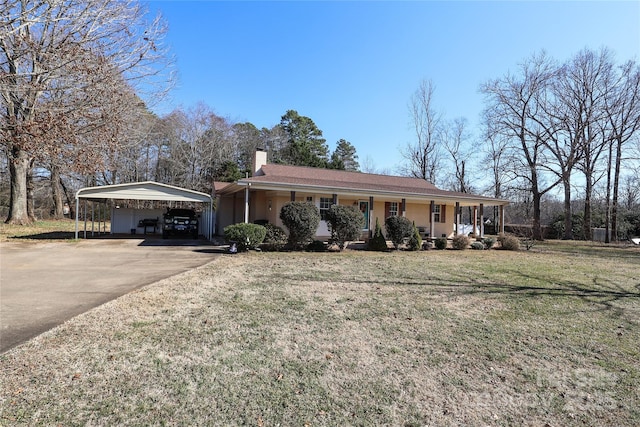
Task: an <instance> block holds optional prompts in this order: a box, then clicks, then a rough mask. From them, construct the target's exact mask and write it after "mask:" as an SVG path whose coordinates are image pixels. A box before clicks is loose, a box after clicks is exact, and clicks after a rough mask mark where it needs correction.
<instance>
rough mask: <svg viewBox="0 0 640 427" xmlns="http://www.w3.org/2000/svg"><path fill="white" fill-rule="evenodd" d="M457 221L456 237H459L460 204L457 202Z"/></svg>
mask: <svg viewBox="0 0 640 427" xmlns="http://www.w3.org/2000/svg"><path fill="white" fill-rule="evenodd" d="M455 220H456V233H455V234H454V235H455V236H457V235H458V234H459V233H460V202H456V209H455Z"/></svg>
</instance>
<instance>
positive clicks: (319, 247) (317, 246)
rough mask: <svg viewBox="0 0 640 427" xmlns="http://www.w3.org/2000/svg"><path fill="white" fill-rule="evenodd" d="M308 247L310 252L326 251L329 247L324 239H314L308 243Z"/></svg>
mask: <svg viewBox="0 0 640 427" xmlns="http://www.w3.org/2000/svg"><path fill="white" fill-rule="evenodd" d="M306 249H307V250H308V251H309V252H325V251H326V250H327V247H326V245H325V244H324V242H323V241H322V240H314V241H313V242H311V243H309V244H308V245H307V248H306Z"/></svg>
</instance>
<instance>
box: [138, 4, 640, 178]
mask: <svg viewBox="0 0 640 427" xmlns="http://www.w3.org/2000/svg"><path fill="white" fill-rule="evenodd" d="M148 6H149V9H150V11H151V12H156V11H160V12H161V13H162V14H163V16H164V18H165V19H166V21H167V22H168V25H169V33H168V36H167V39H166V42H167V44H168V45H169V46H170V48H171V50H172V53H173V55H174V56H175V58H176V67H177V71H178V75H179V81H178V85H177V87H176V88H175V89H174V90H173V92H172V94H171V98H170V100H168V101H166V102H165V103H163V104H161V105H158V106H157V107H156V108H155V109H156V112H157V113H159V114H163V113H167V112H169V111H170V110H172V109H173V108H175V107H178V106H182V107H185V108H189V107H192V106H195V105H196V104H197V103H198V102H200V101H201V102H204V103H205V104H207V105H208V106H210V107H211V108H212V109H214V110H215V111H216V113H217V114H218V115H221V116H224V117H228V118H229V119H230V120H232V121H234V122H245V121H248V122H251V123H253V124H254V125H256V126H257V127H258V128H261V127H268V128H270V127H272V126H274V125H275V124H277V123H279V122H280V117H281V116H282V115H283V114H284V113H285V112H286V111H287V110H289V109H293V110H297V111H298V113H300V114H301V115H304V116H308V117H310V118H311V119H312V120H313V121H314V122H315V123H316V125H317V126H318V127H319V128H320V129H321V130H322V131H323V135H324V137H325V138H326V140H327V143H328V145H329V148H330V149H331V150H333V149H334V147H335V143H336V141H338V140H339V139H341V138H344V139H346V140H348V141H350V142H351V143H352V144H353V145H354V146H355V147H356V149H357V152H358V155H359V157H360V162H361V163H363V161H365V160H367V159H368V161H369V162H370V163H373V165H374V166H375V167H376V168H377V169H378V170H380V171H384V172H388V173H393V172H395V171H396V170H397V166H398V165H399V164H400V163H401V162H402V157H401V155H400V148H401V147H403V146H405V145H406V144H407V143H410V142H412V141H413V135H412V132H411V129H410V125H411V120H410V117H409V110H408V105H409V101H410V98H411V95H412V93H413V92H414V91H415V90H416V89H417V88H418V85H419V84H420V81H421V80H423V79H431V80H432V81H433V83H434V85H435V87H436V90H435V97H434V107H435V108H436V109H437V110H439V111H441V112H442V113H443V114H444V116H445V117H446V118H448V119H453V118H456V117H465V118H466V119H467V120H468V121H469V125H470V131H471V132H472V133H474V132H475V131H476V129H477V126H478V123H479V116H480V113H481V111H482V108H483V102H482V96H481V95H480V94H479V92H478V87H479V85H480V84H481V83H483V82H485V81H487V80H488V79H492V78H498V77H501V76H504V75H505V74H506V73H507V72H509V71H510V70H511V71H515V70H516V68H517V65H518V63H520V62H521V61H523V60H524V59H526V58H527V57H529V56H531V55H532V54H533V53H536V52H539V51H540V50H542V49H544V50H546V51H547V52H548V53H549V54H550V55H551V56H553V57H554V58H556V59H557V60H561V61H564V60H567V59H569V58H570V57H571V56H573V55H574V54H576V53H577V52H578V51H579V50H581V49H583V48H590V49H599V48H601V47H608V48H610V49H612V50H613V51H614V52H615V54H616V58H617V60H618V62H619V63H621V62H624V61H626V60H630V59H635V60H640V2H638V1H623V2H616V1H602V2H598V1H588V2H579V1H566V2H559V1H536V2H521V1H496V2H483V1H448V2H436V1H422V2H418V1H412V2H398V1H394V2H363V1H353V2H340V1H323V2H308V1H298V2H293V1H292V2H286V1H278V2H266V1H260V2H245V1H237V2H231V1H228V2H219V1H152V2H148Z"/></svg>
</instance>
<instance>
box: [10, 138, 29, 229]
mask: <svg viewBox="0 0 640 427" xmlns="http://www.w3.org/2000/svg"><path fill="white" fill-rule="evenodd" d="M11 154H12V155H11V157H10V159H9V175H10V179H11V193H10V200H9V216H8V217H7V220H6V221H5V222H6V223H7V224H20V225H28V224H30V223H31V220H30V218H29V213H28V211H27V174H28V173H29V163H30V159H29V157H28V156H27V153H26V152H25V151H23V150H21V149H19V148H17V147H14V148H13V149H12V153H11Z"/></svg>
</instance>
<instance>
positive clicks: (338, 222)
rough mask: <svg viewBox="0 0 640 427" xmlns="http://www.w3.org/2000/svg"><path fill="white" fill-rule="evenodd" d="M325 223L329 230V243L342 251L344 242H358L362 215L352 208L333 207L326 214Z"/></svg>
mask: <svg viewBox="0 0 640 427" xmlns="http://www.w3.org/2000/svg"><path fill="white" fill-rule="evenodd" d="M327 221H328V223H329V228H330V230H331V240H330V243H335V244H336V245H338V247H339V248H340V250H343V249H344V245H345V242H348V241H351V240H360V235H361V234H362V227H364V214H363V213H362V212H360V209H357V208H355V207H354V206H343V205H333V206H331V208H329V211H328V212H327Z"/></svg>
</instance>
